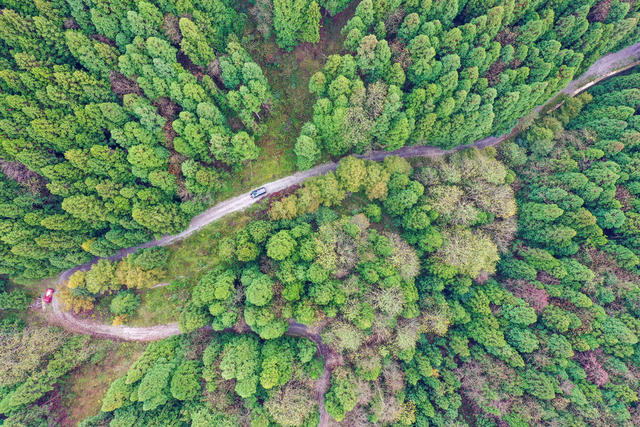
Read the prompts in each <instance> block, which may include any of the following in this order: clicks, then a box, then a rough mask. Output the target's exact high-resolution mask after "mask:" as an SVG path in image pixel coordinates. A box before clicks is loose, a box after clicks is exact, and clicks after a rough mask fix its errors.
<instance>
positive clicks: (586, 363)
mask: <svg viewBox="0 0 640 427" xmlns="http://www.w3.org/2000/svg"><path fill="white" fill-rule="evenodd" d="M599 352H600V353H602V350H599ZM597 356H598V355H597V353H596V352H595V351H585V352H582V353H578V354H577V355H576V360H577V361H578V362H579V363H580V365H582V368H583V369H584V371H585V372H586V373H587V379H588V380H589V381H590V382H592V383H594V384H596V385H597V386H598V387H600V386H603V385H605V384H606V383H607V382H608V381H609V374H608V373H607V371H605V370H604V368H603V367H602V364H601V363H600V361H599V360H598V357H597Z"/></svg>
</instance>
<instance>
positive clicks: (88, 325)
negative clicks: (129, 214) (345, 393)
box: [51, 43, 640, 426]
mask: <svg viewBox="0 0 640 427" xmlns="http://www.w3.org/2000/svg"><path fill="white" fill-rule="evenodd" d="M638 64H640V43H636V44H635V45H632V46H629V47H627V48H625V49H622V50H620V51H618V52H615V53H612V54H609V55H605V56H603V57H602V58H600V59H599V60H598V61H596V63H594V64H593V65H592V66H591V67H590V68H589V69H588V70H587V71H586V72H585V73H584V74H583V75H582V76H581V77H579V78H578V79H576V80H573V81H571V82H570V83H569V84H568V85H567V87H566V88H564V89H563V90H562V91H560V93H559V94H565V95H569V96H575V95H577V94H578V93H580V92H582V91H583V90H586V89H588V88H589V87H591V86H593V85H594V84H596V83H598V82H599V81H601V80H604V79H606V78H608V77H610V76H612V75H615V74H617V73H620V72H622V71H625V70H627V69H629V68H631V67H633V66H634V65H638ZM552 100H553V98H552V99H551V100H549V101H548V102H547V103H549V102H551V101H552ZM544 106H546V104H544V105H542V106H540V107H538V108H536V109H535V111H534V112H532V114H536V113H537V112H539V111H540V110H541V109H542V108H543V107H544ZM509 136H510V134H505V135H501V136H498V137H495V136H490V137H487V138H484V139H481V140H478V141H476V142H474V143H472V144H468V145H461V146H458V147H456V148H454V149H451V150H443V149H441V148H438V147H432V146H428V145H421V146H407V147H403V148H400V149H399V150H396V151H390V152H389V151H372V152H370V153H368V154H366V155H363V156H359V157H362V158H366V159H370V160H376V161H379V160H382V159H384V158H385V157H387V156H400V157H439V156H443V155H446V154H450V153H454V152H456V151H460V150H463V149H466V148H471V147H477V148H485V147H489V146H495V145H497V144H499V143H500V142H502V141H504V140H505V139H506V138H508V137H509ZM336 167H337V163H335V162H332V163H326V164H323V165H319V166H316V167H314V168H312V169H310V170H307V171H302V172H298V173H295V174H293V175H289V176H287V177H284V178H281V179H278V180H276V181H272V182H269V183H267V184H264V187H265V188H266V189H267V191H268V193H275V192H278V191H281V190H284V189H286V188H288V187H291V186H293V185H298V184H301V183H302V182H303V181H305V180H306V179H308V178H311V177H314V176H319V175H324V174H325V173H327V172H329V171H332V170H335V168H336ZM257 201H258V200H256V199H252V198H251V197H250V196H249V193H245V194H242V195H240V196H236V197H233V198H231V199H228V200H225V201H222V202H220V203H218V204H216V205H215V206H213V207H212V208H211V209H209V210H207V211H205V212H203V213H201V214H200V215H197V216H196V217H194V218H193V219H192V220H191V223H190V224H189V227H188V228H187V229H186V230H184V231H183V232H182V233H180V234H176V235H173V236H165V237H162V238H161V239H157V240H152V241H150V242H147V243H144V244H142V245H139V246H136V247H132V248H125V249H122V250H120V251H118V253H117V254H116V255H114V256H112V257H109V258H108V259H109V260H112V261H113V260H119V259H122V258H124V257H125V256H126V255H128V254H130V253H133V252H135V251H136V250H138V249H140V248H148V247H154V246H166V245H169V244H171V243H174V242H177V241H180V240H182V239H184V238H186V237H188V236H190V235H192V234H194V233H196V232H197V231H198V230H200V229H202V228H203V227H205V226H206V225H208V224H211V223H212V222H214V221H216V220H218V219H220V218H222V217H224V216H226V215H228V214H230V213H233V212H238V211H241V210H243V209H246V208H247V207H249V206H251V205H252V204H254V203H256V202H257ZM97 260H98V259H95V260H93V261H91V262H89V263H86V264H83V265H80V266H77V267H75V268H72V269H69V270H67V271H64V272H62V273H61V274H60V276H59V277H58V285H60V284H62V283H63V282H65V281H67V280H68V278H69V276H71V274H73V273H74V272H76V271H78V270H87V269H89V268H90V267H91V265H92V264H93V263H95V262H97ZM52 306H53V312H52V313H51V314H52V318H53V319H52V320H53V321H54V322H56V323H58V324H60V325H61V326H63V327H64V328H65V329H68V330H70V331H73V332H77V333H82V334H90V335H92V336H96V337H100V338H108V339H114V340H125V341H155V340H159V339H163V338H167V337H170V336H173V335H177V334H180V333H181V332H180V329H179V328H178V324H177V323H169V324H165V325H155V326H149V327H131V326H125V325H122V326H110V325H104V324H100V323H97V322H94V321H91V320H86V319H79V318H77V317H75V316H74V315H73V314H71V313H67V312H64V311H62V310H61V309H60V306H59V302H58V299H57V298H56V297H55V295H54V298H53V302H52ZM287 334H288V335H293V336H302V337H306V338H309V339H310V340H312V341H314V342H315V343H316V344H317V345H318V351H319V352H320V354H321V355H322V356H323V357H324V358H325V370H324V372H323V374H322V376H321V377H320V378H319V379H318V381H317V382H316V384H315V390H314V391H315V395H316V399H317V400H318V404H319V408H320V426H326V425H328V423H329V416H328V414H327V412H326V410H325V408H324V394H325V393H326V391H327V390H328V389H329V385H330V377H331V370H332V369H333V368H334V367H335V366H337V365H339V364H341V363H342V362H341V360H340V359H341V358H340V357H339V356H338V355H337V354H335V352H333V351H332V350H331V349H330V348H329V347H328V346H326V345H325V344H323V343H322V339H321V338H320V335H319V334H317V333H312V332H310V331H309V330H308V328H307V327H306V326H305V325H302V324H300V323H296V322H294V321H291V322H290V327H289V330H288V331H287Z"/></svg>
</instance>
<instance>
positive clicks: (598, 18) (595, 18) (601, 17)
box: [587, 0, 611, 22]
mask: <svg viewBox="0 0 640 427" xmlns="http://www.w3.org/2000/svg"><path fill="white" fill-rule="evenodd" d="M610 11H611V0H602V1H601V2H599V3H598V4H596V5H595V6H593V7H592V8H591V10H590V11H589V15H587V19H588V20H589V22H604V21H605V19H607V16H609V12H610Z"/></svg>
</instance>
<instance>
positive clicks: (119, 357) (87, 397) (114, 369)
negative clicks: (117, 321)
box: [60, 340, 146, 426]
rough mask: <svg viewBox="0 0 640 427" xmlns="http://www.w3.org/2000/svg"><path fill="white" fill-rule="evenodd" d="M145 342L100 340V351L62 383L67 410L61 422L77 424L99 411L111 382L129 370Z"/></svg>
mask: <svg viewBox="0 0 640 427" xmlns="http://www.w3.org/2000/svg"><path fill="white" fill-rule="evenodd" d="M145 346H146V344H144V343H136V342H113V341H108V340H100V342H99V347H100V348H99V350H98V352H97V353H96V354H95V355H94V356H93V357H92V358H91V359H90V360H89V361H88V362H87V363H85V364H84V365H83V366H82V367H80V368H78V369H76V370H74V371H73V372H72V373H71V374H70V375H69V376H68V377H67V378H66V379H65V381H64V382H63V383H62V384H61V386H60V394H61V396H63V406H64V408H65V410H66V418H65V419H64V420H62V422H61V424H62V425H63V426H75V425H77V424H78V422H79V421H82V420H83V419H85V418H87V417H90V416H93V415H96V414H98V412H99V411H100V407H101V406H102V398H103V396H104V394H105V392H106V391H107V389H108V388H109V386H110V385H111V383H112V382H113V381H114V380H115V379H117V378H118V377H119V376H121V375H123V374H124V373H125V372H127V370H128V369H129V367H130V366H131V364H132V363H133V362H134V361H135V360H136V359H137V358H138V357H139V356H140V355H141V354H142V352H143V351H144V348H145Z"/></svg>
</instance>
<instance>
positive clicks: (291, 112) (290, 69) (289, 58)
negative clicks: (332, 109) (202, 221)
mask: <svg viewBox="0 0 640 427" xmlns="http://www.w3.org/2000/svg"><path fill="white" fill-rule="evenodd" d="M352 9H353V8H350V9H348V10H346V11H344V12H342V13H340V14H338V15H336V16H335V17H334V18H331V19H326V20H325V22H324V26H323V27H322V28H321V32H320V41H319V42H318V43H316V44H310V43H303V44H301V45H299V46H298V47H296V48H295V49H294V50H292V51H291V52H287V51H286V50H283V49H280V48H279V47H278V45H277V44H276V42H275V39H274V37H273V36H272V37H271V38H270V39H269V40H264V39H263V38H262V37H261V36H260V35H259V34H258V33H257V31H256V30H255V28H254V26H253V23H252V22H251V20H248V21H247V27H246V29H245V36H244V38H243V46H244V47H245V48H246V49H247V50H248V51H249V53H250V54H251V56H252V57H253V59H254V60H255V61H256V62H257V63H258V64H259V65H260V67H261V68H262V71H263V72H264V74H265V76H266V77H267V80H268V81H269V84H270V85H271V91H272V93H273V98H274V100H273V103H272V105H271V108H270V111H268V116H267V117H266V120H265V121H264V122H263V126H264V132H263V133H262V134H261V135H260V136H259V137H258V138H257V139H256V144H257V145H258V146H259V147H260V149H261V154H260V157H259V158H258V159H257V160H254V161H251V162H249V163H248V164H247V165H245V166H244V167H243V168H242V169H241V170H240V171H238V172H237V174H236V175H235V176H234V179H233V182H231V183H229V185H227V186H226V188H225V189H224V190H223V191H222V192H221V193H219V198H220V199H223V198H228V197H231V196H233V195H237V194H241V193H243V192H245V191H247V189H250V188H253V187H257V186H259V185H261V184H264V183H266V182H269V181H273V180H275V179H278V178H281V177H284V176H287V175H290V174H291V173H294V172H296V171H297V168H296V163H295V156H294V154H293V147H294V145H295V143H296V139H297V137H298V135H299V134H300V129H302V125H304V123H305V122H307V121H309V120H311V116H312V114H313V105H314V103H315V96H314V95H312V94H311V93H309V80H310V79H311V76H312V75H313V74H314V73H316V72H317V71H320V70H321V69H322V67H323V66H324V63H325V61H326V58H327V56H329V55H332V54H335V53H342V51H343V47H342V42H343V40H344V36H342V34H340V30H341V28H342V27H343V25H344V24H345V23H346V21H347V20H348V18H349V17H350V16H352V15H353V10H352Z"/></svg>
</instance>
